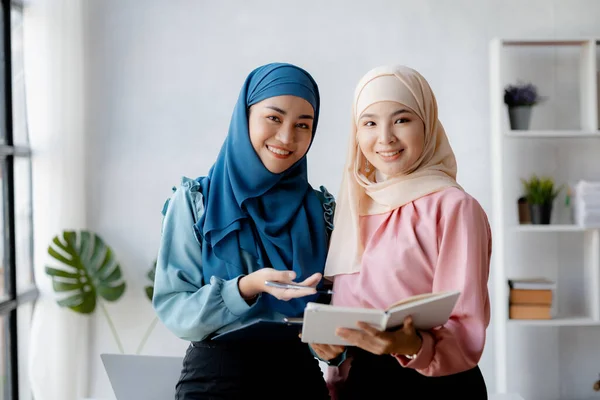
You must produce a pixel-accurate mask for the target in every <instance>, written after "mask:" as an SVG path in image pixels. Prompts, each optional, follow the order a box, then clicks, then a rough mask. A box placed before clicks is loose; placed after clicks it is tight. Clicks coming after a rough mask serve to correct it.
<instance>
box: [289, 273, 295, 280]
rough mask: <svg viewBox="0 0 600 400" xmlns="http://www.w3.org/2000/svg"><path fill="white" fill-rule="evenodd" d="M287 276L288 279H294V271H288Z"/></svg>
mask: <svg viewBox="0 0 600 400" xmlns="http://www.w3.org/2000/svg"><path fill="white" fill-rule="evenodd" d="M288 276H289V277H290V279H294V278H295V277H296V273H295V272H290V273H289V274H288Z"/></svg>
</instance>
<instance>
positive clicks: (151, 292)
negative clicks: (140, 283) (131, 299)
mask: <svg viewBox="0 0 600 400" xmlns="http://www.w3.org/2000/svg"><path fill="white" fill-rule="evenodd" d="M146 276H147V277H148V279H150V282H151V283H152V284H151V285H149V286H146V287H145V288H144V289H145V290H146V297H147V298H148V300H150V302H152V297H153V296H154V278H155V277H156V260H154V265H153V266H152V268H150V271H148V273H147V274H146Z"/></svg>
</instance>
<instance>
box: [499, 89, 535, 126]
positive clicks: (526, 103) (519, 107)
mask: <svg viewBox="0 0 600 400" xmlns="http://www.w3.org/2000/svg"><path fill="white" fill-rule="evenodd" d="M543 100H544V98H543V97H541V96H540V95H539V94H538V92H537V88H536V87H535V86H534V85H533V84H531V83H526V84H523V83H520V84H516V85H508V86H506V87H505V88H504V104H506V105H507V106H508V117H509V120H510V128H511V129H512V130H528V129H529V123H530V121H531V109H532V107H533V106H534V105H536V104H538V103H540V102H542V101H543Z"/></svg>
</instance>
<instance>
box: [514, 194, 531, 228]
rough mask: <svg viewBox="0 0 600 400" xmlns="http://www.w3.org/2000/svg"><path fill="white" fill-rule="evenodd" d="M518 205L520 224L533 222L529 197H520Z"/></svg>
mask: <svg viewBox="0 0 600 400" xmlns="http://www.w3.org/2000/svg"><path fill="white" fill-rule="evenodd" d="M517 205H518V207H519V224H522V225H528V224H531V213H530V212H529V203H527V198H525V197H524V196H523V197H519V200H517Z"/></svg>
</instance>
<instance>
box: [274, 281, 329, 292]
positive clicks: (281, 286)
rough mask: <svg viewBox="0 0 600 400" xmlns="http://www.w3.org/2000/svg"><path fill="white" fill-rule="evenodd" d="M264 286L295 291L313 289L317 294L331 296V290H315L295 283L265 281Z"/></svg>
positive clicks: (313, 287)
mask: <svg viewBox="0 0 600 400" xmlns="http://www.w3.org/2000/svg"><path fill="white" fill-rule="evenodd" d="M265 285H267V286H271V287H276V288H279V289H297V290H302V289H315V290H316V291H317V293H326V294H333V291H332V290H321V289H317V288H316V287H315V286H302V285H298V284H297V283H281V282H275V281H265Z"/></svg>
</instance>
